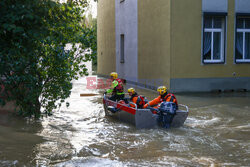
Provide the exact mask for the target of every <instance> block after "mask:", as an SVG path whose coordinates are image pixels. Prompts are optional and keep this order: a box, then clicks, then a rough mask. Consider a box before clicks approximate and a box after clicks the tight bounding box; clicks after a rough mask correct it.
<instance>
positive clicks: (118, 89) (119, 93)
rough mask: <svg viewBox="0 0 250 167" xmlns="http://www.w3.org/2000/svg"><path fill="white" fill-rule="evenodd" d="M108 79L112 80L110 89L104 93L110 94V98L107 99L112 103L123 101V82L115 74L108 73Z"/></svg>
mask: <svg viewBox="0 0 250 167" xmlns="http://www.w3.org/2000/svg"><path fill="white" fill-rule="evenodd" d="M110 78H111V80H112V83H111V89H108V90H107V91H106V92H105V93H112V96H111V97H110V98H109V99H110V100H112V101H116V100H117V101H119V100H123V99H124V94H125V93H124V91H123V90H124V88H123V82H122V80H121V79H119V78H118V74H117V73H116V72H112V73H110Z"/></svg>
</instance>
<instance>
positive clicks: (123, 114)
mask: <svg viewBox="0 0 250 167" xmlns="http://www.w3.org/2000/svg"><path fill="white" fill-rule="evenodd" d="M129 104H133V105H134V106H135V108H133V107H130V106H129V105H128V104H124V103H120V102H116V101H112V100H109V97H108V96H107V95H105V94H104V97H103V106H104V111H105V116H109V117H112V118H115V119H117V120H119V121H122V122H126V123H129V124H132V125H134V126H135V127H136V128H138V129H141V128H147V129H148V128H154V127H157V126H161V125H162V122H161V121H162V118H161V117H162V114H159V113H155V112H153V111H152V110H151V109H138V108H137V105H136V104H134V103H132V102H130V103H129ZM188 113H189V110H188V107H187V106H186V105H183V104H179V105H178V110H176V111H175V114H174V115H172V118H171V122H169V126H168V127H171V128H178V127H181V126H183V124H184V122H185V120H186V119H187V117H188ZM166 115H167V114H166ZM166 115H165V116H166ZM163 117H164V116H163Z"/></svg>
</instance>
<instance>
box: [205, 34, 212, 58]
mask: <svg viewBox="0 0 250 167" xmlns="http://www.w3.org/2000/svg"><path fill="white" fill-rule="evenodd" d="M210 49H211V33H209V32H205V40H204V55H206V54H207V53H208V52H209V51H210Z"/></svg>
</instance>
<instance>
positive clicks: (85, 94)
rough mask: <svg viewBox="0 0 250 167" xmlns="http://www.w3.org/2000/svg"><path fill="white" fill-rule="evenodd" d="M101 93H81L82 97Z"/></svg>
mask: <svg viewBox="0 0 250 167" xmlns="http://www.w3.org/2000/svg"><path fill="white" fill-rule="evenodd" d="M98 95H101V94H96V93H81V94H80V97H88V96H98ZM125 95H128V93H125Z"/></svg>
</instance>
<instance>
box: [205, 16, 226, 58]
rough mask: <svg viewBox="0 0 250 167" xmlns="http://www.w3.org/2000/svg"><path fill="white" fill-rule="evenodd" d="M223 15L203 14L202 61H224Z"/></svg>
mask: <svg viewBox="0 0 250 167" xmlns="http://www.w3.org/2000/svg"><path fill="white" fill-rule="evenodd" d="M224 54H225V16H204V26H203V63H224Z"/></svg>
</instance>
